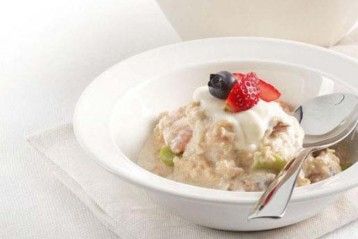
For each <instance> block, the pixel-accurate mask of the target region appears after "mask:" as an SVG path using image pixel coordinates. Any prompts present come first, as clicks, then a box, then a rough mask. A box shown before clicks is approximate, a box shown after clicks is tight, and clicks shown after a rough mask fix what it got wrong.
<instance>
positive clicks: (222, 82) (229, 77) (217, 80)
mask: <svg viewBox="0 0 358 239" xmlns="http://www.w3.org/2000/svg"><path fill="white" fill-rule="evenodd" d="M235 83H236V79H235V77H234V76H233V74H231V73H230V72H228V71H220V72H218V73H216V74H210V81H209V83H208V86H209V92H210V94H211V95H212V96H214V97H216V98H219V99H226V97H227V96H228V95H229V92H230V90H231V89H232V87H233V86H234V84H235Z"/></svg>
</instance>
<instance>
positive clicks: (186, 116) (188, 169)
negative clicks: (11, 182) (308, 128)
mask: <svg viewBox="0 0 358 239" xmlns="http://www.w3.org/2000/svg"><path fill="white" fill-rule="evenodd" d="M215 77H216V78H215ZM229 77H231V78H230V79H229ZM220 80H221V82H220ZM215 87H216V88H215ZM220 89H221V91H220ZM279 96H280V93H279V92H278V90H277V89H276V88H274V87H273V86H272V85H270V84H268V83H266V82H264V81H262V80H260V79H258V77H257V76H256V75H255V74H253V73H249V74H246V75H245V74H241V73H237V74H235V73H234V74H231V73H228V72H224V73H222V72H220V73H218V75H215V76H213V75H212V76H211V77H210V82H209V87H207V86H204V87H199V88H198V89H196V90H195V92H194V93H193V102H192V103H189V104H187V105H185V106H183V107H180V108H179V109H177V110H174V111H172V112H165V113H162V114H161V115H160V116H159V119H158V122H157V124H156V126H155V128H154V130H153V133H152V135H151V137H150V139H149V140H148V142H147V143H146V145H145V147H144V149H143V151H142V152H141V154H140V156H139V160H138V163H139V164H140V165H141V166H142V167H144V168H146V169H148V170H150V171H152V172H154V173H156V174H158V175H160V176H163V177H166V178H168V179H172V180H175V181H178V182H183V183H188V184H192V185H197V186H203V187H208V188H216V189H222V190H235V191H262V190H265V189H266V187H267V186H268V185H269V184H270V183H271V182H272V180H273V179H274V178H275V176H276V174H277V173H279V172H280V170H281V169H282V168H283V167H284V166H285V164H286V163H287V162H288V161H289V160H291V159H293V158H294V157H295V156H296V155H297V153H298V152H299V150H300V149H301V148H302V144H303V138H304V132H303V129H302V128H301V127H300V125H299V123H298V121H297V120H296V119H295V118H294V117H293V116H291V115H290V114H289V113H287V111H288V109H289V107H288V106H287V105H286V104H284V103H278V102H276V101H277V99H278V97H279ZM282 105H284V107H283V106H282ZM340 171H341V167H340V160H339V158H338V157H337V156H335V154H334V151H333V150H330V149H327V150H324V151H321V152H319V153H316V154H313V155H310V157H309V158H308V159H307V160H306V162H305V163H304V166H303V169H302V171H301V173H300V175H299V178H298V181H297V182H298V183H297V184H298V185H299V186H301V185H307V184H310V183H314V182H317V181H320V180H323V179H325V178H328V177H330V176H333V175H335V174H337V173H339V172H340Z"/></svg>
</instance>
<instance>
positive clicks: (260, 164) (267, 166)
mask: <svg viewBox="0 0 358 239" xmlns="http://www.w3.org/2000/svg"><path fill="white" fill-rule="evenodd" d="M285 165H286V161H285V160H283V159H282V158H281V157H280V156H279V155H274V159H273V160H265V159H264V160H256V161H255V164H254V169H263V170H268V171H272V172H274V173H279V172H280V171H281V170H282V169H283V167H285Z"/></svg>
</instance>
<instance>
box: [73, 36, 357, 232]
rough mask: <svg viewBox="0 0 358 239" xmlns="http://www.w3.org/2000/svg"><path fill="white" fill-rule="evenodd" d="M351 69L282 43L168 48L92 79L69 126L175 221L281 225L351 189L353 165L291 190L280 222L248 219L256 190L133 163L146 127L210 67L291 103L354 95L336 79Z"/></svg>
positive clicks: (329, 55) (335, 57)
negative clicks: (211, 184)
mask: <svg viewBox="0 0 358 239" xmlns="http://www.w3.org/2000/svg"><path fill="white" fill-rule="evenodd" d="M320 59H325V61H322V60H320ZM308 66H309V67H308ZM357 66H358V63H357V62H356V61H354V60H353V59H350V58H348V57H345V56H343V55H340V54H337V53H333V52H331V51H328V50H325V49H321V48H317V47H312V46H309V45H305V44H299V43H294V42H289V41H278V40H271V39H258V38H223V39H207V40H200V41H193V42H186V43H180V44H175V45H170V46H167V47H162V48H158V49H155V50H151V51H148V52H145V53H142V54H140V55H137V56H134V57H132V58H129V59H128V60H125V61H123V62H121V63H119V64H117V65H116V66H114V67H112V68H110V69H109V70H107V71H106V72H104V73H103V74H102V75H101V76H99V77H98V78H97V79H96V80H95V81H94V82H93V83H92V84H91V85H90V86H89V87H88V88H87V89H86V90H85V91H84V93H83V94H82V96H81V98H80V100H79V102H78V104H77V107H76V111H75V116H74V129H75V133H76V136H77V138H78V140H79V142H80V144H81V145H82V146H83V148H84V149H85V150H86V151H87V152H88V153H90V155H92V156H93V158H94V159H95V160H96V161H97V162H98V163H99V164H100V165H102V166H103V167H105V168H106V169H108V170H109V171H111V172H113V173H115V174H117V175H118V176H120V177H122V178H124V179H126V180H128V181H129V182H132V183H134V184H136V185H138V186H141V187H144V188H145V189H147V192H148V193H149V194H150V195H151V197H152V198H153V200H155V201H156V202H157V203H159V204H160V205H162V206H164V207H167V208H168V209H170V210H172V211H174V212H176V213H177V214H178V215H180V216H182V217H183V218H186V219H188V220H190V221H192V222H194V223H197V224H200V225H204V226H208V227H212V228H217V229H224V230H246V231H250V230H265V229H271V228H277V227H282V226H286V225H290V224H293V223H296V222H299V221H302V220H304V219H306V218H309V217H311V216H314V215H315V214H317V213H318V212H319V211H320V210H322V209H323V208H324V207H326V206H328V205H329V204H330V203H331V202H333V201H334V200H335V199H336V197H337V196H339V193H341V192H343V191H346V190H348V189H349V188H352V187H354V186H357V185H358V173H357V171H358V165H353V166H352V167H350V168H349V169H347V170H346V171H344V172H342V173H340V174H338V175H336V176H335V177H332V178H330V179H327V180H324V181H322V182H319V183H315V184H312V185H309V186H305V187H301V188H297V189H295V191H294V193H293V196H292V200H291V201H290V203H289V207H288V210H287V213H286V215H285V216H284V217H283V218H282V219H279V220H277V219H260V220H252V221H248V220H247V215H248V214H249V211H250V209H251V208H252V206H253V205H254V203H255V202H256V200H257V199H258V197H259V195H260V193H256V192H226V191H220V190H213V189H206V188H201V187H196V186H191V185H186V184H182V183H177V182H174V181H171V180H167V179H165V178H162V177H159V176H157V175H154V174H152V173H150V172H148V171H146V170H144V169H143V168H141V167H139V166H138V165H137V164H135V163H134V162H133V161H135V160H136V157H137V155H138V152H139V150H140V148H141V146H142V144H143V142H144V140H145V139H146V137H147V136H148V134H149V132H150V130H151V129H152V126H153V119H154V117H155V116H156V115H157V114H158V113H159V112H161V111H163V110H170V109H174V108H175V107H177V106H179V105H181V104H183V103H185V102H188V101H189V100H190V99H191V94H192V91H193V89H194V88H195V87H197V86H199V85H202V84H205V83H206V81H207V76H208V73H210V72H215V71H218V70H221V69H227V70H242V71H249V70H253V71H256V72H258V73H259V74H260V75H262V76H264V77H265V78H266V79H268V80H270V81H272V82H274V83H275V84H277V85H278V87H279V88H280V89H281V90H282V91H283V98H284V99H285V100H287V101H289V102H290V103H292V104H298V103H299V102H302V101H303V100H304V99H305V98H308V97H312V96H315V95H318V94H324V93H329V92H331V91H337V90H338V91H342V90H343V91H351V92H352V91H353V92H355V93H357V92H358V91H357V90H356V89H354V87H352V86H349V85H347V83H344V82H343V81H342V79H344V80H346V82H351V83H353V82H355V79H356V77H358V67H357ZM310 68H313V69H315V70H311V69H310ZM321 75H323V77H321ZM330 79H332V80H333V81H332V80H330ZM288 81H290V83H289V84H287V82H288ZM355 84H357V82H356V83H355ZM132 160H133V161H132ZM118 200H120V199H118Z"/></svg>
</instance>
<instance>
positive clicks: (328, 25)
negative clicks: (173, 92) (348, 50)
mask: <svg viewBox="0 0 358 239" xmlns="http://www.w3.org/2000/svg"><path fill="white" fill-rule="evenodd" d="M157 2H158V3H159V5H160V7H161V9H162V11H163V12H164V14H165V15H166V17H167V19H168V20H169V21H170V22H171V24H172V26H173V27H174V29H175V30H176V31H177V33H178V34H179V35H180V36H181V37H182V39H183V40H191V39H198V38H207V37H225V36H262V37H273V38H283V39H290V40H296V41H302V42H307V43H311V44H316V45H320V46H332V45H334V44H335V43H337V42H338V41H339V40H340V39H341V38H342V37H343V36H344V35H345V34H347V33H348V32H349V30H350V29H351V28H352V27H353V26H354V24H355V23H356V20H357V17H358V0H157Z"/></svg>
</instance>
